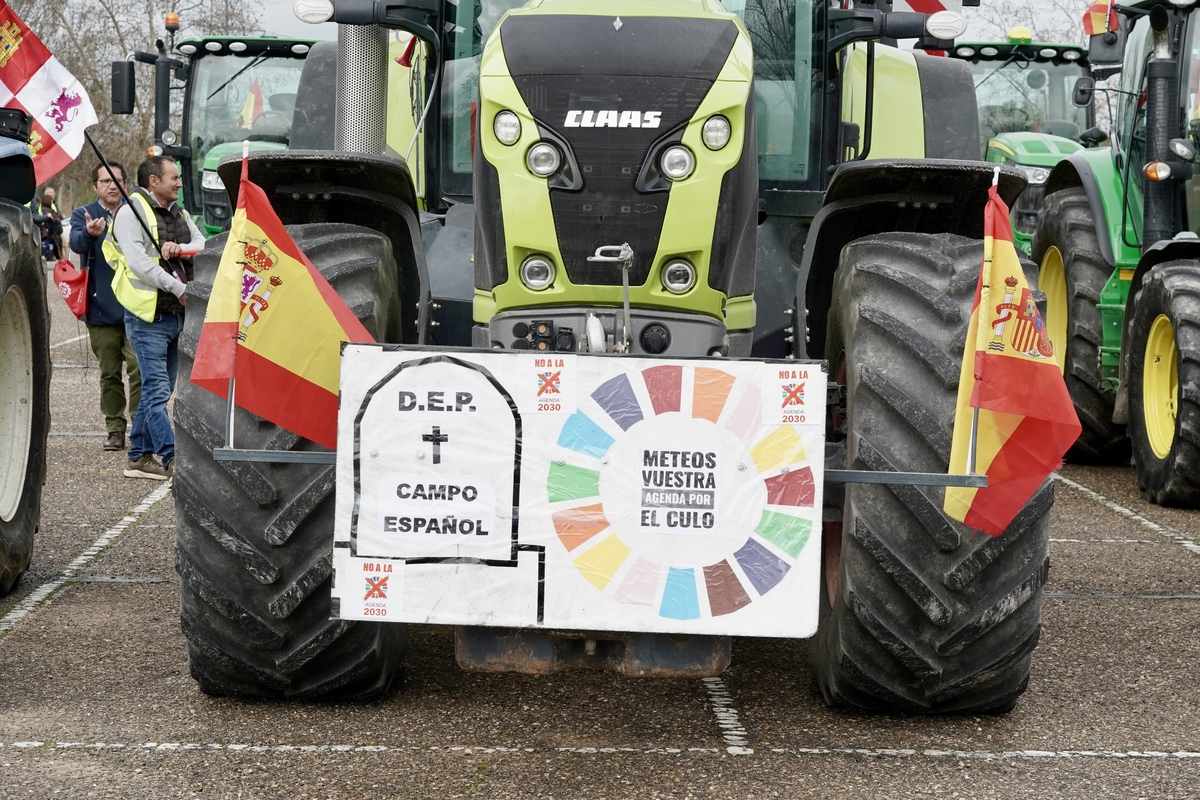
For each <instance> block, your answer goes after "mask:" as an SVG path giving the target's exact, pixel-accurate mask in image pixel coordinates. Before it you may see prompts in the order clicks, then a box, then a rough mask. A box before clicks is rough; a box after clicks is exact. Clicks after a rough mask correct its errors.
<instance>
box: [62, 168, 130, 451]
mask: <svg viewBox="0 0 1200 800" xmlns="http://www.w3.org/2000/svg"><path fill="white" fill-rule="evenodd" d="M108 163H109V164H110V165H111V166H112V173H111V174H110V172H109V170H108V169H107V168H105V166H104V165H103V164H97V165H96V166H95V167H94V168H93V169H92V188H94V189H95V190H96V199H95V200H94V201H93V202H91V203H88V204H87V205H86V206H82V207H80V208H77V209H75V212H74V213H73V214H71V249H72V250H74V251H75V252H76V253H79V266H80V267H81V268H83V269H86V270H87V271H88V286H87V300H88V303H87V316H86V317H85V318H84V321H85V322H86V323H87V330H88V338H89V339H90V340H91V342H92V352H93V353H95V354H96V359H97V360H98V361H99V362H100V412H101V413H102V414H104V422H105V427H106V428H107V430H108V438H107V439H105V440H104V449H105V450H124V449H125V431H126V430H127V428H128V425H127V424H126V418H125V410H126V407H127V406H128V409H129V419H130V420H132V419H133V416H134V412H136V411H137V407H138V401H139V400H140V399H141V395H142V378H141V374H140V373H139V372H138V363H137V357H136V356H135V355H134V352H133V345H132V344H131V343H130V341H129V339H128V338H127V337H126V336H125V309H124V307H123V306H122V305H121V304H120V303H118V302H117V298H116V296H115V295H114V294H113V290H112V278H113V270H112V267H110V266H109V264H108V262H107V261H105V259H104V253H103V251H102V250H101V245H102V243H103V242H104V237H105V235H106V234H107V233H108V229H109V227H110V226H111V225H112V220H113V217H114V216H115V215H116V213H117V209H119V208H120V207H121V203H122V200H121V189H120V187H119V186H118V185H117V182H116V181H120V182H121V183H122V184H123V183H124V177H125V168H124V167H123V166H121V165H120V164H119V163H117V162H116V161H109V162H108ZM114 178H115V180H114ZM122 362H124V364H125V374H126V375H127V376H128V377H129V402H128V404H126V402H125V383H124V381H122V380H121V364H122Z"/></svg>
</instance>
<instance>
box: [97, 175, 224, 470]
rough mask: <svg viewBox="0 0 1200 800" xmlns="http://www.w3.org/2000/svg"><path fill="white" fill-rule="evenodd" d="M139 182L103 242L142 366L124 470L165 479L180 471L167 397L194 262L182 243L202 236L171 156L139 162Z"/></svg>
mask: <svg viewBox="0 0 1200 800" xmlns="http://www.w3.org/2000/svg"><path fill="white" fill-rule="evenodd" d="M137 182H138V188H137V189H135V190H133V191H132V192H130V194H129V202H128V203H127V204H125V205H123V206H121V208H120V210H119V211H118V212H117V215H116V217H115V218H114V219H113V226H112V230H111V231H110V233H109V234H108V238H107V239H106V240H105V243H104V253H105V256H106V257H107V258H108V261H109V263H110V264H111V265H112V267H113V284H112V286H113V292H114V294H116V296H117V300H118V301H119V302H120V303H121V305H122V306H124V307H125V332H126V335H127V336H128V337H129V341H130V342H131V343H132V344H133V351H134V353H136V354H137V360H138V366H139V367H140V369H141V373H142V397H141V401H140V402H139V403H138V407H137V414H136V415H135V416H134V419H133V427H132V429H131V431H130V435H129V461H128V463H126V465H125V470H124V475H125V477H127V478H151V479H154V480H166V479H168V478H170V477H172V476H173V475H174V472H175V463H174V461H175V433H174V431H172V430H171V420H170V418H169V417H168V416H167V401H168V400H170V399H171V392H172V391H174V389H175V375H176V371H177V369H178V362H179V334H180V333H181V332H182V331H183V306H184V303H185V302H186V299H187V298H186V296H185V295H184V290H185V288H186V285H187V282H188V281H189V280H191V279H192V270H193V263H192V258H191V257H190V256H183V255H182V251H183V249H184V245H187V249H188V250H189V251H193V252H194V251H195V250H198V249H200V248H201V247H203V246H204V237H203V236H202V235H201V233H200V231H199V229H198V228H197V227H196V225H195V223H194V222H192V219H191V216H190V215H189V214H188V213H187V212H186V211H185V210H184V209H183V206H181V205H180V204H179V203H178V202H177V201H176V198H177V197H178V195H179V187H180V185H181V181H180V179H179V167H178V165H177V164H176V163H175V161H174V160H173V159H171V158H168V157H166V156H151V157H150V158H147V159H146V160H145V161H143V162H142V163H141V165H140V166H138V171H137ZM155 456H157V457H158V459H161V461H160V460H156V459H155Z"/></svg>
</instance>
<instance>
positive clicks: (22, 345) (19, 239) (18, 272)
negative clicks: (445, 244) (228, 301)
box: [0, 108, 50, 596]
mask: <svg viewBox="0 0 1200 800" xmlns="http://www.w3.org/2000/svg"><path fill="white" fill-rule="evenodd" d="M32 123H33V120H32V118H31V117H30V116H29V115H28V114H26V113H25V112H24V111H20V110H17V109H9V108H4V109H0V447H3V449H4V453H5V454H6V455H5V457H4V459H3V461H2V462H0V596H3V595H6V594H8V593H9V592H10V591H12V588H13V586H15V585H16V583H17V581H19V580H20V579H21V575H23V574H24V573H25V569H26V568H27V567H28V566H29V559H30V556H31V555H32V554H33V539H34V534H35V533H36V532H37V529H38V523H39V521H40V519H41V500H42V484H43V483H45V481H46V437H47V435H48V434H49V431H50V311H49V309H48V308H47V307H46V275H45V272H44V271H43V269H42V258H41V252H40V247H39V238H40V237H39V234H38V228H37V226H36V225H35V224H34V218H33V216H32V214H31V213H30V210H29V208H28V207H27V206H28V204H29V202H30V201H31V200H32V199H33V195H34V190H35V189H36V188H37V183H36V181H35V179H34V171H33V157H32V156H31V155H30V151H29V146H28V144H29V132H30V128H31V126H32Z"/></svg>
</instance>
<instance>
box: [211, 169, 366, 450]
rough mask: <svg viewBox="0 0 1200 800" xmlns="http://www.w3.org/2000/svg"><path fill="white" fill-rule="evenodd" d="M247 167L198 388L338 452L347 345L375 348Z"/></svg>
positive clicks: (214, 298)
mask: <svg viewBox="0 0 1200 800" xmlns="http://www.w3.org/2000/svg"><path fill="white" fill-rule="evenodd" d="M248 172H249V170H248V161H247V160H246V159H245V158H244V157H243V159H242V179H241V188H240V189H239V191H238V205H237V210H236V211H235V212H234V215H233V223H232V226H231V228H230V230H229V239H228V240H227V241H226V242H225V251H224V253H222V255H221V263H220V265H219V266H218V267H217V275H216V277H215V278H214V279H213V287H212V294H211V296H210V298H209V301H208V311H207V312H206V313H205V315H204V325H203V327H202V328H201V329H200V342H199V344H198V345H197V346H196V359H195V362H194V363H193V365H192V375H191V381H192V383H194V384H196V385H197V386H200V387H203V388H205V389H208V390H209V391H210V392H213V393H215V394H218V395H220V396H221V397H228V396H229V379H230V378H234V379H235V381H234V402H235V403H236V404H237V405H239V406H241V407H242V408H244V409H246V410H247V411H250V412H251V413H254V414H257V415H258V416H260V417H262V418H263V419H266V420H269V421H271V422H273V423H275V424H276V425H280V426H282V427H284V428H287V429H288V430H290V431H292V432H293V433H297V434H299V435H301V436H303V437H304V438H306V439H311V440H312V441H314V442H316V443H317V444H320V445H324V446H325V447H329V448H336V447H337V410H338V380H339V377H340V368H341V346H342V342H373V341H374V339H373V338H372V337H371V335H370V334H369V333H367V330H366V328H364V327H363V326H362V323H361V322H359V321H358V319H357V318H356V317H355V316H354V313H353V312H351V311H350V309H349V307H348V306H347V305H346V304H345V302H343V301H342V299H341V298H340V297H338V295H337V292H335V291H334V289H333V287H332V286H330V285H329V282H328V281H326V280H325V278H324V277H323V276H322V275H321V273H319V272H318V271H317V269H316V267H314V266H313V265H312V262H310V261H309V260H308V258H307V257H306V256H305V255H304V253H302V252H300V249H299V248H297V247H296V244H295V242H293V241H292V239H291V237H290V236H288V234H287V231H285V230H284V228H283V223H281V222H280V221H279V217H277V216H276V215H275V210H274V209H272V208H271V203H270V202H269V201H268V200H267V196H266V194H265V193H264V192H263V190H262V189H260V188H259V187H258V186H255V185H254V184H253V183H251V182H250V178H249V175H248Z"/></svg>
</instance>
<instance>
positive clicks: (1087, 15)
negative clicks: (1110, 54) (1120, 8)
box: [1083, 0, 1120, 36]
mask: <svg viewBox="0 0 1200 800" xmlns="http://www.w3.org/2000/svg"><path fill="white" fill-rule="evenodd" d="M1118 27H1120V25H1119V24H1118V22H1117V10H1116V9H1115V8H1113V4H1112V0H1099V2H1096V3H1092V4H1091V5H1090V6H1088V10H1087V11H1085V12H1083V32H1084V33H1086V34H1087V35H1088V36H1099V35H1100V34H1102V33H1108V32H1109V31H1115V30H1116V29H1117V28H1118Z"/></svg>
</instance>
